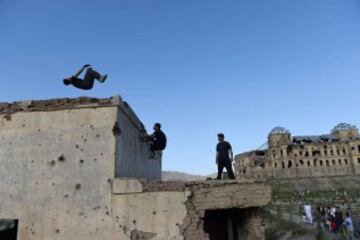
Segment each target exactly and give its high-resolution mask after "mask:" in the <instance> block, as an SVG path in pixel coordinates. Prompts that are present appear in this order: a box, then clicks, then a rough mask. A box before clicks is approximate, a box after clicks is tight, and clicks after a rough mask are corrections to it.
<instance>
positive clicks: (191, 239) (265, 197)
mask: <svg viewBox="0 0 360 240" xmlns="http://www.w3.org/2000/svg"><path fill="white" fill-rule="evenodd" d="M187 190H188V191H190V192H191V193H192V194H191V195H190V196H189V199H188V201H187V202H186V207H187V213H188V214H187V216H186V217H185V219H184V222H183V225H182V226H181V232H182V234H183V236H184V238H185V239H186V240H202V239H204V240H205V239H209V236H208V234H207V233H205V232H204V230H203V226H204V220H203V219H204V216H205V211H206V210H216V209H233V208H248V209H249V215H248V216H246V226H245V228H246V229H247V230H248V231H249V239H251V240H262V239H264V236H265V235H264V233H265V228H264V223H263V216H262V215H261V214H260V211H258V210H257V208H260V207H262V206H265V205H267V204H268V203H269V202H270V200H271V199H270V194H271V189H270V187H268V186H266V185H264V184H261V183H251V184H250V183H243V184H241V183H239V182H236V181H224V182H222V181H214V182H211V181H210V182H197V183H189V184H187Z"/></svg>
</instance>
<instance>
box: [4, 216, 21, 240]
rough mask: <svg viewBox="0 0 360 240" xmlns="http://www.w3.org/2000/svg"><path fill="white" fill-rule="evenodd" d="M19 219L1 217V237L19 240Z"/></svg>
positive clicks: (7, 239)
mask: <svg viewBox="0 0 360 240" xmlns="http://www.w3.org/2000/svg"><path fill="white" fill-rule="evenodd" d="M18 222H19V221H18V220H10V219H0V239H6V240H17V232H18Z"/></svg>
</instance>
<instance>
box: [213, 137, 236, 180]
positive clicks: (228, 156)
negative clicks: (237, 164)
mask: <svg viewBox="0 0 360 240" xmlns="http://www.w3.org/2000/svg"><path fill="white" fill-rule="evenodd" d="M218 141H219V143H218V144H217V145H216V164H217V165H218V175H217V179H218V180H219V179H221V177H222V173H223V170H224V167H225V168H226V171H227V174H228V176H229V178H230V179H235V176H234V172H233V170H232V162H233V161H234V154H233V151H232V147H231V145H230V143H229V142H227V141H225V136H224V134H223V133H219V134H218Z"/></svg>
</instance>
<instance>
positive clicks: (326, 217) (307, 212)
mask: <svg viewBox="0 0 360 240" xmlns="http://www.w3.org/2000/svg"><path fill="white" fill-rule="evenodd" d="M316 213H317V217H316V221H317V222H318V223H319V225H320V226H321V229H327V230H328V231H329V232H331V233H333V236H334V237H333V239H334V240H338V239H339V238H340V235H343V236H345V237H346V239H347V240H353V239H354V225H353V221H352V216H351V213H350V212H346V213H345V215H344V213H343V212H342V211H341V209H340V207H335V206H328V207H327V208H325V207H317V212H316ZM303 222H304V223H306V224H313V216H312V210H311V205H310V204H308V203H306V204H305V205H304V212H303Z"/></svg>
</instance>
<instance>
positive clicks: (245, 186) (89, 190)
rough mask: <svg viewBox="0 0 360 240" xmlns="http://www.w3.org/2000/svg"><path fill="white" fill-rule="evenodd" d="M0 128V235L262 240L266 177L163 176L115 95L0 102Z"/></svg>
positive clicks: (34, 239)
mask: <svg viewBox="0 0 360 240" xmlns="http://www.w3.org/2000/svg"><path fill="white" fill-rule="evenodd" d="M0 133H1V134H0V202H1V208H0V239H6V240H16V239H17V240H50V239H51V240H72V239H74V240H75V239H76V240H99V239H101V240H102V239H104V240H140V239H141V240H150V239H152V240H171V239H172V240H178V239H185V240H202V239H214V240H227V239H232V240H239V239H241V240H242V239H249V240H258V239H259V240H260V239H264V230H265V229H264V222H263V221H264V218H263V214H262V208H263V207H264V206H266V205H267V204H268V203H269V202H270V200H271V189H270V187H269V186H268V185H266V184H264V183H262V182H260V181H257V180H251V179H249V180H237V181H200V182H162V181H161V161H162V159H161V158H162V156H161V154H157V156H156V158H155V159H151V158H149V152H148V146H147V144H146V143H143V142H142V141H141V140H140V137H139V136H141V135H143V134H145V133H146V131H145V128H144V126H143V125H142V123H141V122H140V121H139V119H138V118H137V116H136V115H135V114H134V112H133V111H132V110H131V108H130V107H129V105H128V104H127V103H126V102H124V101H123V100H122V99H121V98H120V97H112V98H108V99H93V98H76V99H54V100H44V101H22V102H15V103H0ZM281 136H282V135H279V137H280V138H281V139H283V137H281ZM286 136H288V135H286ZM284 140H287V138H286V137H285V138H284ZM340 143H342V142H340ZM340 143H339V144H340ZM344 144H345V143H344ZM281 146H282V145H281ZM285 150H286V149H285ZM329 151H330V150H329ZM335 151H336V150H335ZM304 154H305V152H304ZM343 161H344V160H343ZM348 161H349V162H350V161H351V159H350V158H348ZM344 163H345V162H344ZM280 164H281V163H280ZM324 164H326V163H324ZM280 166H281V165H280Z"/></svg>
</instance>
